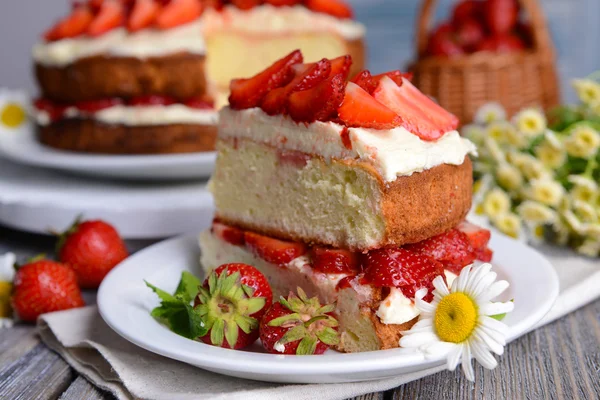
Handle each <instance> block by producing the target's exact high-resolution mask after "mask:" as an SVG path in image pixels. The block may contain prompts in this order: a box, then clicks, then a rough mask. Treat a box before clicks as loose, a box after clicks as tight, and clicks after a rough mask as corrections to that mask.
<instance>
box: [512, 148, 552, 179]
mask: <svg viewBox="0 0 600 400" xmlns="http://www.w3.org/2000/svg"><path fill="white" fill-rule="evenodd" d="M507 159H508V161H509V162H510V163H511V164H512V165H514V166H515V167H517V168H519V169H520V170H521V172H522V173H523V175H524V176H525V177H526V178H527V179H530V180H532V179H543V178H550V177H551V176H552V172H551V171H550V170H548V169H547V168H546V167H544V164H542V162H541V161H540V160H538V159H537V158H535V157H534V156H532V155H529V154H525V153H518V152H511V153H509V154H508V157H507Z"/></svg>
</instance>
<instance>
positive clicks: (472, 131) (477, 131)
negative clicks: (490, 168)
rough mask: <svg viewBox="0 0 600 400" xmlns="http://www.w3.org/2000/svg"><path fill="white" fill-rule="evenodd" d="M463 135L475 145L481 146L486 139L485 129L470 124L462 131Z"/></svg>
mask: <svg viewBox="0 0 600 400" xmlns="http://www.w3.org/2000/svg"><path fill="white" fill-rule="evenodd" d="M461 133H462V135H463V136H464V137H466V138H467V139H469V140H470V141H472V142H473V143H475V144H477V145H480V144H481V143H483V138H484V137H485V129H484V128H483V127H481V125H477V124H469V125H465V126H463V127H462V129H461Z"/></svg>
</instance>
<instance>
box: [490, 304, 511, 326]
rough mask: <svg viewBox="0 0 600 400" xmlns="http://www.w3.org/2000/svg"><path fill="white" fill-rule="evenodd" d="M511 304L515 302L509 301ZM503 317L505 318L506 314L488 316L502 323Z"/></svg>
mask: <svg viewBox="0 0 600 400" xmlns="http://www.w3.org/2000/svg"><path fill="white" fill-rule="evenodd" d="M510 301H511V302H513V303H514V302H515V299H511V300H510ZM504 317H506V313H502V314H496V315H490V318H494V319H496V320H498V321H502V320H503V319H504Z"/></svg>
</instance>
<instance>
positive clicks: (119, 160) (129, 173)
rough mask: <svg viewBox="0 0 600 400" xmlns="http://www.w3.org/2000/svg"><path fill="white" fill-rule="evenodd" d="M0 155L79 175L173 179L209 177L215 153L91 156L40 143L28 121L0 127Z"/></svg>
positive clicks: (22, 162)
mask: <svg viewBox="0 0 600 400" xmlns="http://www.w3.org/2000/svg"><path fill="white" fill-rule="evenodd" d="M0 155H3V156H4V157H6V158H8V159H10V160H13V161H16V162H18V163H21V164H26V165H32V166H36V167H43V168H52V169H56V170H61V171H67V172H70V173H74V174H79V175H91V176H98V177H104V178H106V177H108V178H117V179H136V180H177V179H179V180H180V179H198V178H206V177H209V176H210V174H211V173H212V171H213V167H214V163H215V158H216V153H215V152H213V151H211V152H205V153H187V154H166V155H94V154H85V153H75V152H68V151H60V150H55V149H52V148H50V147H47V146H44V145H42V144H40V143H39V142H38V141H37V139H36V137H35V130H34V128H33V126H32V124H25V125H23V126H22V127H21V128H19V129H18V130H14V131H9V130H6V129H1V130H0Z"/></svg>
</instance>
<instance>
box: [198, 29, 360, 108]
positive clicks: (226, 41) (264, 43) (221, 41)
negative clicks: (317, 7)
mask: <svg viewBox="0 0 600 400" xmlns="http://www.w3.org/2000/svg"><path fill="white" fill-rule="evenodd" d="M205 39H206V49H207V54H209V56H208V57H207V59H206V72H207V75H208V77H209V79H210V80H211V81H212V82H214V83H215V85H216V87H217V89H218V95H217V103H216V105H217V107H220V106H223V105H225V104H227V97H228V95H229V82H230V81H231V79H233V78H248V77H251V76H253V75H255V74H257V73H258V72H260V71H262V70H264V69H265V68H266V67H267V66H269V65H270V64H272V63H273V62H275V61H276V60H278V59H280V58H281V57H282V56H284V55H286V54H289V53H290V52H292V51H294V50H296V49H300V50H301V51H302V54H304V62H315V61H318V60H320V59H322V58H329V59H332V58H336V57H339V56H343V55H346V54H350V56H352V60H353V63H352V70H351V71H350V76H353V75H354V74H356V73H358V72H359V71H360V70H362V69H363V67H364V62H365V61H364V60H365V49H364V43H363V41H362V39H356V40H347V39H344V38H342V37H340V36H339V35H336V34H333V33H326V32H322V33H298V34H293V33H288V34H285V35H277V36H266V35H257V34H252V33H248V32H234V31H227V32H223V31H217V32H212V33H210V34H208V35H207V36H206V38H205Z"/></svg>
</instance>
